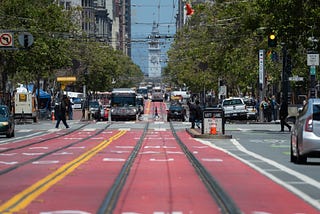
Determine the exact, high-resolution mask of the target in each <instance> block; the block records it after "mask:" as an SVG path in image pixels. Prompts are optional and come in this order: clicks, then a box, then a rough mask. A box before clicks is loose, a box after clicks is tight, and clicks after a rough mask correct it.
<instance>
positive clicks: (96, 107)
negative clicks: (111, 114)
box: [89, 101, 102, 120]
mask: <svg viewBox="0 0 320 214" xmlns="http://www.w3.org/2000/svg"><path fill="white" fill-rule="evenodd" d="M101 108H102V106H101V105H100V103H99V102H98V101H89V112H90V117H92V118H94V119H96V120H100V119H101Z"/></svg>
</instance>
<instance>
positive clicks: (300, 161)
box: [296, 142, 307, 164]
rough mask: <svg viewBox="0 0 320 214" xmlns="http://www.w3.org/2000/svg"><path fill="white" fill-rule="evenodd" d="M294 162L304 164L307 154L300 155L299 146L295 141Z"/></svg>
mask: <svg viewBox="0 0 320 214" xmlns="http://www.w3.org/2000/svg"><path fill="white" fill-rule="evenodd" d="M296 159H297V160H296V163H297V164H305V163H307V156H305V155H300V151H299V146H298V142H297V157H296Z"/></svg>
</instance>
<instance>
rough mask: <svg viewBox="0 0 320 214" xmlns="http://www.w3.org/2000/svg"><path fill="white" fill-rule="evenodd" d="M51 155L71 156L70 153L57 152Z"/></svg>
mask: <svg viewBox="0 0 320 214" xmlns="http://www.w3.org/2000/svg"><path fill="white" fill-rule="evenodd" d="M53 155H73V153H72V152H59V153H54V154H53Z"/></svg>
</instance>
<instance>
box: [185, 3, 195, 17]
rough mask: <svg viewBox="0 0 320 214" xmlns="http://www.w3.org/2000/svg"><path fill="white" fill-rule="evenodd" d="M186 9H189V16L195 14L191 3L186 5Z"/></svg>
mask: <svg viewBox="0 0 320 214" xmlns="http://www.w3.org/2000/svg"><path fill="white" fill-rule="evenodd" d="M186 9H187V15H188V16H191V15H193V13H194V9H192V7H191V5H190V4H189V3H186Z"/></svg>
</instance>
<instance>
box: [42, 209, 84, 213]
mask: <svg viewBox="0 0 320 214" xmlns="http://www.w3.org/2000/svg"><path fill="white" fill-rule="evenodd" d="M39 214H90V213H88V212H85V211H81V210H56V211H45V212H40V213H39Z"/></svg>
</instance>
